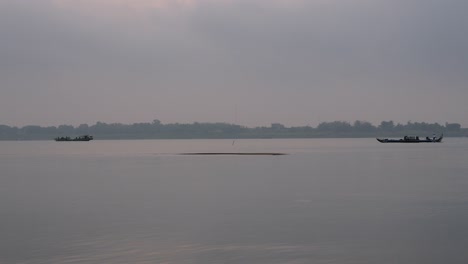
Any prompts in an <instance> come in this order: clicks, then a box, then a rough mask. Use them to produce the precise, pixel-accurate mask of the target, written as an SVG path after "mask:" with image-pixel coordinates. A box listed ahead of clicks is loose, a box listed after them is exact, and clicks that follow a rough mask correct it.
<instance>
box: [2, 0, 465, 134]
mask: <svg viewBox="0 0 468 264" xmlns="http://www.w3.org/2000/svg"><path fill="white" fill-rule="evenodd" d="M467 10H468V1H466V0H436V1H434V0H380V1H379V0H289V1H287V0H81V1H80V0H35V1H31V0H0V124H6V125H15V126H23V125H28V124H37V125H59V124H72V125H78V124H81V123H88V124H94V123H95V122H97V121H102V122H106V123H112V122H121V123H133V122H151V121H152V120H153V119H159V120H161V121H162V122H163V123H173V122H179V123H185V122H190V123H191V122H194V121H198V122H215V121H220V122H229V123H234V122H236V123H239V124H242V125H247V126H257V125H269V124H270V123H272V122H280V123H283V124H285V125H287V126H291V125H308V124H309V125H312V126H316V125H317V124H318V123H319V122H323V121H335V120H341V121H350V122H353V121H355V120H365V121H370V122H372V123H374V124H379V123H380V121H382V120H394V121H395V122H401V123H406V122H407V121H410V120H411V121H413V122H439V123H442V124H444V123H445V122H446V121H447V122H458V123H461V124H462V125H463V126H464V127H468V102H467V100H468V16H467V15H466V11H467Z"/></svg>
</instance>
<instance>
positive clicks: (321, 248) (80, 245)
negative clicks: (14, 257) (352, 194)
mask: <svg viewBox="0 0 468 264" xmlns="http://www.w3.org/2000/svg"><path fill="white" fill-rule="evenodd" d="M342 249H343V248H342ZM343 256H344V251H342V252H341V254H340V252H339V251H338V250H337V247H336V243H334V244H332V243H330V244H323V243H322V244H316V245H287V244H242V245H241V244H224V245H223V244H221V245H203V244H196V243H186V244H177V243H160V242H155V241H153V240H151V239H134V240H133V239H120V238H115V237H114V238H111V237H103V238H100V239H96V240H94V241H79V242H76V243H73V244H69V245H67V246H64V248H62V250H61V253H60V254H59V255H56V256H54V257H48V258H47V259H46V258H44V259H43V260H41V259H37V258H36V259H35V260H30V261H26V262H23V263H24V264H33V263H45V262H47V263H68V264H71V263H137V264H139V263H167V264H169V263H219V262H220V261H222V262H223V263H241V262H244V263H252V262H259V263H308V261H311V260H313V261H314V263H329V262H330V261H333V260H337V259H338V258H339V257H343Z"/></svg>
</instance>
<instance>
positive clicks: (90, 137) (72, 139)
mask: <svg viewBox="0 0 468 264" xmlns="http://www.w3.org/2000/svg"><path fill="white" fill-rule="evenodd" d="M54 139H55V141H90V140H93V136H89V135H84V136H79V137H75V138H71V137H56V138H54Z"/></svg>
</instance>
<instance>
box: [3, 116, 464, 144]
mask: <svg viewBox="0 0 468 264" xmlns="http://www.w3.org/2000/svg"><path fill="white" fill-rule="evenodd" d="M433 133H435V134H437V135H438V134H441V133H444V135H445V136H468V128H462V127H461V125H460V124H458V123H445V125H441V124H438V123H433V124H431V123H425V122H421V123H419V122H407V123H406V124H395V123H394V122H393V121H382V122H381V123H380V124H379V125H378V126H374V125H373V124H372V123H370V122H367V121H355V122H354V123H352V124H351V123H349V122H344V121H334V122H322V123H320V124H319V125H318V126H317V127H311V126H297V127H286V126H284V125H282V124H280V123H273V124H271V126H268V127H254V128H249V127H245V126H240V125H236V124H228V123H198V122H195V123H191V124H179V123H172V124H163V123H161V122H160V121H159V120H154V121H153V122H151V123H134V124H120V123H111V124H107V123H103V122H97V123H96V124H94V125H87V124H82V125H79V126H76V127H74V126H71V125H60V126H57V127H56V126H47V127H42V126H36V125H29V126H24V127H10V126H7V125H0V140H40V139H52V138H54V137H57V136H79V135H93V136H94V138H95V139H190V138H199V139H203V138H315V137H392V136H394V137H401V136H403V135H419V136H431V135H432V134H433Z"/></svg>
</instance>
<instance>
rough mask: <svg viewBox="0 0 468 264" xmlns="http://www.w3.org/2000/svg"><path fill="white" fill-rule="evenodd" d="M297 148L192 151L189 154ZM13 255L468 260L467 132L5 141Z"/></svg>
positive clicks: (93, 259) (133, 259)
mask: <svg viewBox="0 0 468 264" xmlns="http://www.w3.org/2000/svg"><path fill="white" fill-rule="evenodd" d="M238 151H239V152H286V153H289V155H287V156H179V155H177V153H180V152H238ZM0 237H1V240H0V263H25V264H26V263H27V264H30V263H31V264H32V263H182V264H185V263H262V264H263V263H265V264H266V263H268V264H271V263H294V264H297V263H408V264H409V263H411V264H413V263H425V264H426V263H463V264H465V263H468V251H467V250H466V248H467V246H468V139H463V138H448V139H444V142H443V143H441V144H380V143H378V142H377V141H376V140H375V139H288V140H272V139H267V140H237V141H236V142H235V144H234V145H232V141H230V140H133V141H99V140H96V141H91V142H53V141H30V142H22V141H18V142H13V141H9V142H0Z"/></svg>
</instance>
